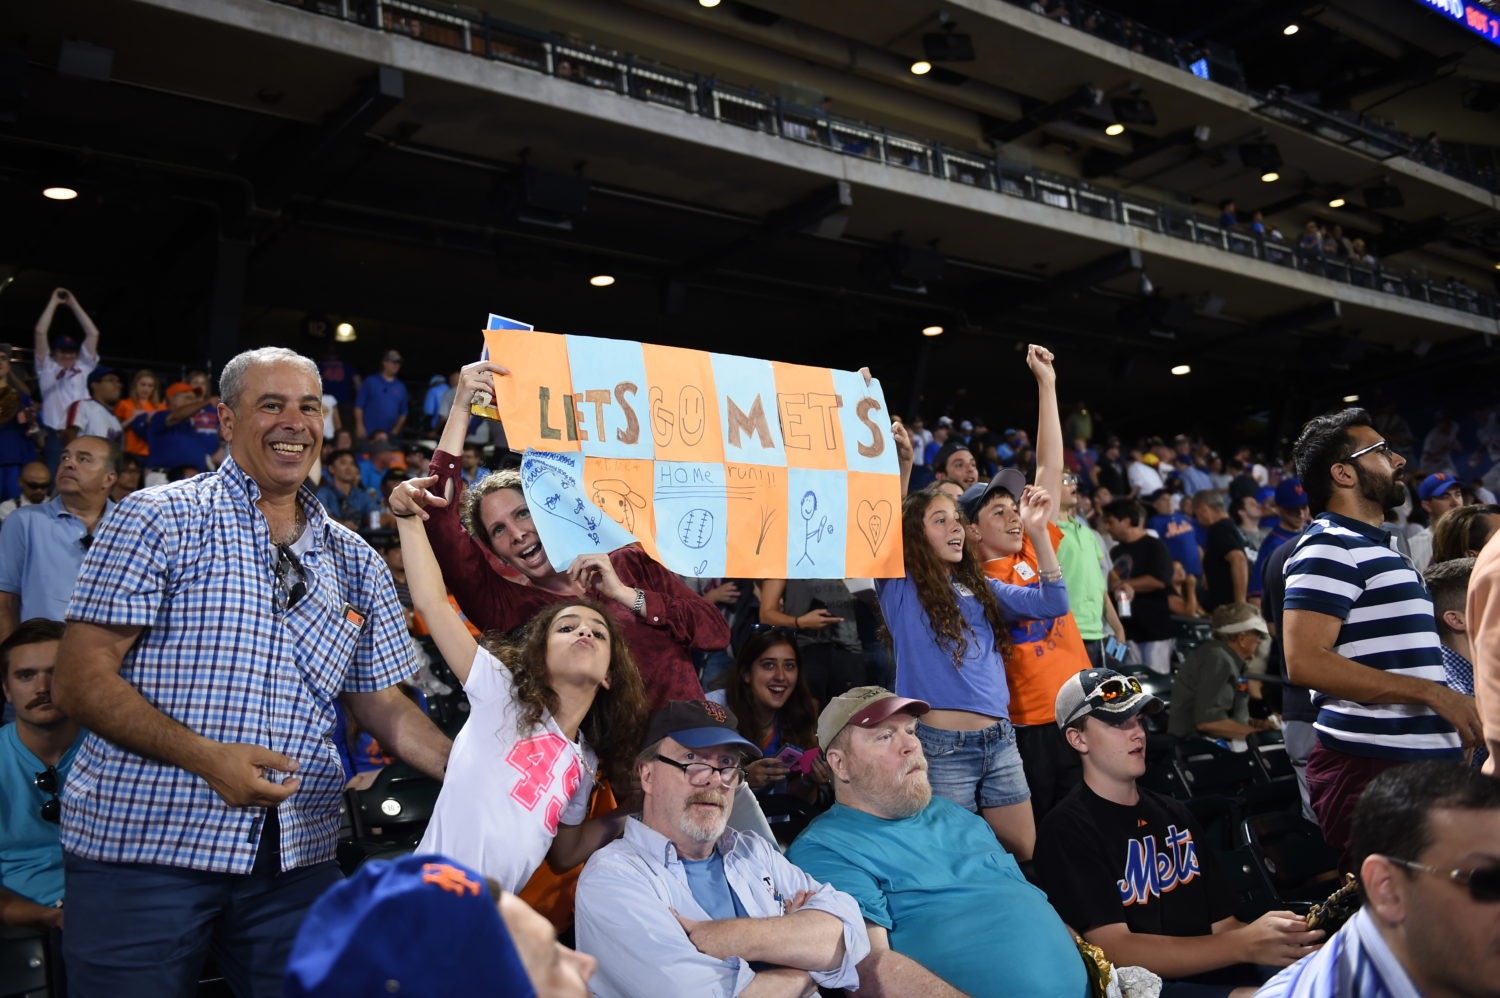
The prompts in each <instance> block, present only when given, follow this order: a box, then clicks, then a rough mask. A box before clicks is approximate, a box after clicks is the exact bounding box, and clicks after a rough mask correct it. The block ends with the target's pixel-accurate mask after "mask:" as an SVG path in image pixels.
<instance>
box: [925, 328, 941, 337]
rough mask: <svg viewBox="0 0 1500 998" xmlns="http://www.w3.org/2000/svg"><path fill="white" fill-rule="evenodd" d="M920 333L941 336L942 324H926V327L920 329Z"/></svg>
mask: <svg viewBox="0 0 1500 998" xmlns="http://www.w3.org/2000/svg"><path fill="white" fill-rule="evenodd" d="M922 335H923V336H941V335H943V327H942V326H926V327H924V328H923V329H922Z"/></svg>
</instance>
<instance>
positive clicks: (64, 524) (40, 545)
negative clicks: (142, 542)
mask: <svg viewBox="0 0 1500 998" xmlns="http://www.w3.org/2000/svg"><path fill="white" fill-rule="evenodd" d="M114 507H115V504H114V503H112V502H110V501H109V500H105V503H104V516H102V517H100V519H99V522H98V523H97V524H95V527H94V529H96V530H97V529H99V528H100V527H102V526H104V518H105V517H108V516H109V512H110V510H112V509H114ZM87 533H88V528H87V527H85V526H84V525H83V521H82V520H80V519H79V518H78V517H76V516H74V515H73V514H72V513H69V512H68V511H67V509H65V508H64V507H63V501H62V496H53V497H52V498H51V499H48V500H47V501H46V502H44V503H38V504H37V505H35V506H23V507H21V508H20V509H18V510H16V511H15V512H14V513H12V514H11V515H10V516H7V517H6V518H5V522H4V524H3V526H0V591H4V592H7V593H19V594H20V596H21V616H20V618H19V619H21V620H30V619H31V618H32V617H46V618H47V619H48V620H63V619H64V618H66V616H67V613H68V599H69V598H70V597H71V596H72V595H73V584H74V583H75V582H77V581H78V568H79V566H81V565H82V564H83V553H84V547H83V538H84V536H85V535H86V534H87Z"/></svg>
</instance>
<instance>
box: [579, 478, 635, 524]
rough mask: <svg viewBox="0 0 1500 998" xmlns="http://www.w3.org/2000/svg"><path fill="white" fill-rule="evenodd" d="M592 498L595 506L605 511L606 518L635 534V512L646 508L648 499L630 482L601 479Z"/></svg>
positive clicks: (595, 484) (596, 484)
mask: <svg viewBox="0 0 1500 998" xmlns="http://www.w3.org/2000/svg"><path fill="white" fill-rule="evenodd" d="M590 498H591V499H592V500H593V502H594V505H595V506H598V507H599V508H600V509H602V510H604V515H605V516H608V517H609V518H610V519H611V520H614V521H615V522H616V523H618V524H619V525H620V526H622V527H624V528H625V529H626V530H628V531H630V532H631V533H635V511H636V510H638V509H645V508H646V497H645V496H643V495H641V494H640V493H639V492H636V491H635V490H634V489H632V488H631V487H630V483H629V482H626V481H622V480H621V479H618V478H601V479H599V480H598V481H597V482H595V483H594V494H593V495H592V496H590Z"/></svg>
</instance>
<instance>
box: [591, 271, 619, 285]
mask: <svg viewBox="0 0 1500 998" xmlns="http://www.w3.org/2000/svg"><path fill="white" fill-rule="evenodd" d="M589 283H590V284H592V285H593V286H594V287H596V288H607V287H609V286H610V285H611V284H613V283H615V279H614V277H613V276H612V275H610V274H595V275H594V276H593V277H590V278H589Z"/></svg>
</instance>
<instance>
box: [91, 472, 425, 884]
mask: <svg viewBox="0 0 1500 998" xmlns="http://www.w3.org/2000/svg"><path fill="white" fill-rule="evenodd" d="M259 497H260V489H259V487H258V486H257V485H256V483H255V482H254V480H252V479H251V478H250V477H249V476H248V475H246V474H245V472H244V471H243V470H241V469H240V468H239V467H238V466H237V465H236V464H235V463H234V461H233V460H228V461H226V462H225V463H224V465H223V466H222V467H221V468H220V469H219V470H218V471H217V472H213V473H211V474H206V475H199V476H197V477H196V478H191V479H188V480H187V481H183V482H174V483H172V484H169V485H164V486H160V487H158V488H152V489H146V490H144V491H141V492H136V493H133V494H132V495H130V496H129V497H128V498H126V499H125V500H124V501H123V502H121V503H120V504H119V505H118V506H116V508H115V510H114V512H113V513H112V514H111V516H110V517H109V518H108V519H106V520H105V521H104V524H103V526H102V528H101V530H100V532H99V533H98V535H97V536H96V538H95V541H94V545H93V547H92V548H90V550H89V553H88V556H87V557H86V558H85V559H84V563H83V568H82V570H81V572H80V574H79V578H78V587H77V589H76V590H75V591H74V593H73V600H72V602H71V603H70V604H69V606H68V619H69V620H78V621H86V622H88V623H92V624H101V625H111V624H112V625H119V626H127V627H141V628H144V630H143V631H142V633H141V636H140V638H139V640H137V641H136V643H135V645H134V646H133V647H132V648H131V649H130V651H129V652H127V653H126V655H125V659H124V663H123V665H122V668H121V670H120V674H121V675H122V676H123V677H124V678H125V680H126V681H128V682H129V683H130V684H131V685H132V686H134V687H135V688H136V689H137V690H138V691H139V692H140V693H141V695H142V696H144V697H145V698H146V699H147V700H148V701H150V702H151V703H152V705H154V706H155V707H156V709H158V710H160V711H161V712H162V713H164V714H166V715H167V716H169V717H171V718H173V719H175V720H177V721H179V722H181V723H182V724H184V725H186V726H187V727H188V728H190V729H192V730H193V731H195V732H197V733H198V734H200V735H203V736H205V737H207V738H211V739H213V740H215V741H218V742H250V743H253V744H256V745H264V746H267V747H268V748H270V749H272V750H274V751H276V752H281V753H284V754H285V755H287V756H290V757H291V758H293V759H296V760H297V761H298V762H299V763H300V768H299V769H298V770H297V773H296V775H297V777H298V778H299V779H301V781H302V785H301V786H300V787H299V788H298V789H297V791H296V792H295V793H293V794H292V795H291V796H290V797H289V798H287V800H286V801H284V802H283V803H282V804H281V806H280V807H279V808H278V817H279V822H280V828H281V865H282V868H283V869H293V868H296V867H299V866H306V865H308V864H311V863H317V862H321V861H324V860H328V859H332V858H333V855H334V844H335V837H336V834H337V828H338V799H339V794H340V792H341V790H342V788H343V783H344V780H343V767H342V765H341V764H340V761H339V753H338V750H337V749H336V748H335V747H334V743H333V740H332V733H333V730H334V723H335V722H334V698H335V697H337V696H338V694H340V693H341V692H352V693H369V692H374V691H377V690H381V689H384V688H385V687H387V686H390V685H392V684H394V683H396V682H397V681H399V680H401V679H402V678H404V677H406V676H409V675H410V674H411V673H412V671H413V669H414V664H413V661H412V654H411V642H410V639H409V638H408V637H407V635H406V630H405V623H404V619H403V617H402V614H401V607H400V606H399V605H398V604H397V603H396V593H395V588H394V586H393V585H392V583H391V576H390V572H389V571H388V570H387V568H386V566H385V563H384V562H383V561H382V560H381V558H380V556H379V555H377V554H376V553H375V552H374V551H373V550H372V549H371V548H370V547H369V546H368V545H367V544H365V543H364V542H363V541H362V540H360V539H359V536H358V535H357V534H355V533H354V532H353V531H351V530H349V529H347V528H346V527H344V526H343V525H341V524H339V523H337V522H335V521H333V520H331V519H329V518H328V517H327V516H326V515H325V514H324V512H323V508H322V506H320V505H319V504H318V502H317V500H316V498H314V496H313V494H312V492H311V490H309V489H308V488H306V487H305V486H304V487H303V488H302V490H301V491H300V492H299V493H298V502H299V503H300V504H301V506H302V510H303V512H304V513H305V514H306V516H307V527H306V529H307V531H308V532H310V535H311V536H310V545H309V547H308V549H307V550H306V552H304V553H303V554H302V556H301V563H302V568H303V572H304V573H305V575H306V582H307V595H306V596H304V597H303V598H302V599H301V600H300V601H299V602H297V604H296V605H295V606H293V607H292V608H291V609H290V610H286V611H282V612H278V611H277V609H276V604H275V603H274V602H273V599H272V595H273V592H274V590H275V588H276V581H275V575H274V566H275V561H276V548H275V546H274V545H273V544H272V543H271V535H270V530H269V528H268V527H267V525H266V521H265V517H264V516H263V515H262V514H261V512H260V510H259V509H257V508H256V506H255V501H256V500H257V499H258V498H259ZM346 604H348V606H349V607H352V608H353V609H354V610H355V611H357V613H358V614H360V615H363V616H364V618H365V619H364V622H363V624H359V623H356V622H354V620H353V619H351V615H350V614H347V613H346V612H345V610H346V606H345V605H346ZM272 775H273V778H281V777H280V774H272ZM62 811H63V827H62V844H63V848H64V849H66V850H68V851H69V852H73V853H76V854H78V855H80V856H84V857H86V858H88V859H93V860H100V861H104V862H116V863H157V864H162V865H166V866H179V867H189V868H192V869H195V870H206V871H213V872H222V873H248V872H249V871H250V868H251V866H252V865H253V862H254V859H255V851H256V847H257V844H258V841H259V836H260V833H261V830H262V829H263V827H264V824H265V822H264V820H263V818H264V816H265V810H264V809H263V808H258V807H230V806H229V805H227V804H225V803H224V801H223V800H221V799H220V798H219V796H218V795H217V794H215V793H214V792H213V791H212V790H211V789H209V786H208V784H207V783H206V782H204V781H203V780H202V779H201V778H200V777H198V776H196V775H194V774H192V773H189V772H187V771H185V770H182V769H178V768H177V767H175V766H172V765H169V764H167V763H164V762H160V761H158V760H155V759H148V758H145V757H142V756H140V755H137V754H136V753H134V752H131V751H129V750H127V749H124V748H121V747H120V746H118V745H116V744H114V743H112V742H110V741H107V740H106V739H104V738H101V737H99V736H98V735H92V734H91V735H89V737H88V739H87V740H86V741H85V742H84V745H83V748H82V749H81V750H80V752H79V755H78V759H77V761H76V762H75V764H74V767H73V772H72V774H71V775H70V777H69V779H68V782H67V786H66V788H65V792H64V796H63V809H62Z"/></svg>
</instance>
